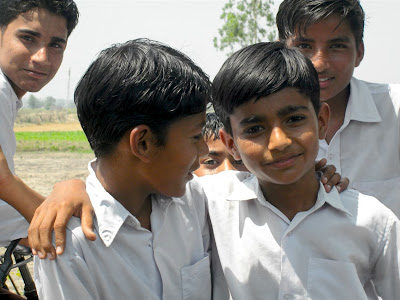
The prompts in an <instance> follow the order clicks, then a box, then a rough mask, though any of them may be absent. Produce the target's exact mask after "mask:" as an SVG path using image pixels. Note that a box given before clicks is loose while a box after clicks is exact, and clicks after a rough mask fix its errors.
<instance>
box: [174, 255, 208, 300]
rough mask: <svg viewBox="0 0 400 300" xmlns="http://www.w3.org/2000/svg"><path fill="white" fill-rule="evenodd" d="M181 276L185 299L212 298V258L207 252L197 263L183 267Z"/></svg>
mask: <svg viewBox="0 0 400 300" xmlns="http://www.w3.org/2000/svg"><path fill="white" fill-rule="evenodd" d="M181 276H182V298H183V300H186V299H191V300H194V299H196V300H202V299H204V300H205V299H207V300H209V299H211V271H210V258H209V256H208V254H207V253H205V257H203V258H202V259H200V260H199V261H197V262H196V263H195V264H193V265H191V266H187V267H183V268H182V269H181Z"/></svg>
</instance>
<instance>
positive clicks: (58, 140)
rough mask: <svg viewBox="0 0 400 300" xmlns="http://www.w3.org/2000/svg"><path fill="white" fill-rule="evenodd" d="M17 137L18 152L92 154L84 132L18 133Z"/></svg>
mask: <svg viewBox="0 0 400 300" xmlns="http://www.w3.org/2000/svg"><path fill="white" fill-rule="evenodd" d="M15 135H16V138H17V152H18V151H19V152H21V151H60V152H79V153H90V152H92V150H91V149H90V146H89V143H88V141H87V139H86V136H85V134H84V133H83V131H45V132H16V133H15Z"/></svg>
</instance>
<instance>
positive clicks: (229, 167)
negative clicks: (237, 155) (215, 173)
mask: <svg viewBox="0 0 400 300" xmlns="http://www.w3.org/2000/svg"><path fill="white" fill-rule="evenodd" d="M219 169H220V170H219V172H222V171H227V170H236V168H235V167H234V166H233V165H232V164H231V162H230V161H229V159H228V158H225V160H224V161H223V162H222V164H221V165H220V166H219Z"/></svg>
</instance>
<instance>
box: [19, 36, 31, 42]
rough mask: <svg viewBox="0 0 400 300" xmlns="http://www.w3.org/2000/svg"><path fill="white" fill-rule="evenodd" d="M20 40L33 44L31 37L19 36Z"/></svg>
mask: <svg viewBox="0 0 400 300" xmlns="http://www.w3.org/2000/svg"><path fill="white" fill-rule="evenodd" d="M21 39H23V40H25V41H27V42H33V37H32V36H30V35H23V36H21Z"/></svg>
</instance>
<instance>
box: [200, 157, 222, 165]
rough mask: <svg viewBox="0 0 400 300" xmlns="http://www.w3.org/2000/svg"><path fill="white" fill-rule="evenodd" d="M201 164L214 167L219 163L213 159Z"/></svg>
mask: <svg viewBox="0 0 400 300" xmlns="http://www.w3.org/2000/svg"><path fill="white" fill-rule="evenodd" d="M202 164H203V165H210V166H215V165H218V164H219V163H218V162H217V161H216V160H215V159H212V158H207V159H205V160H204V161H203V162H202Z"/></svg>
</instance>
